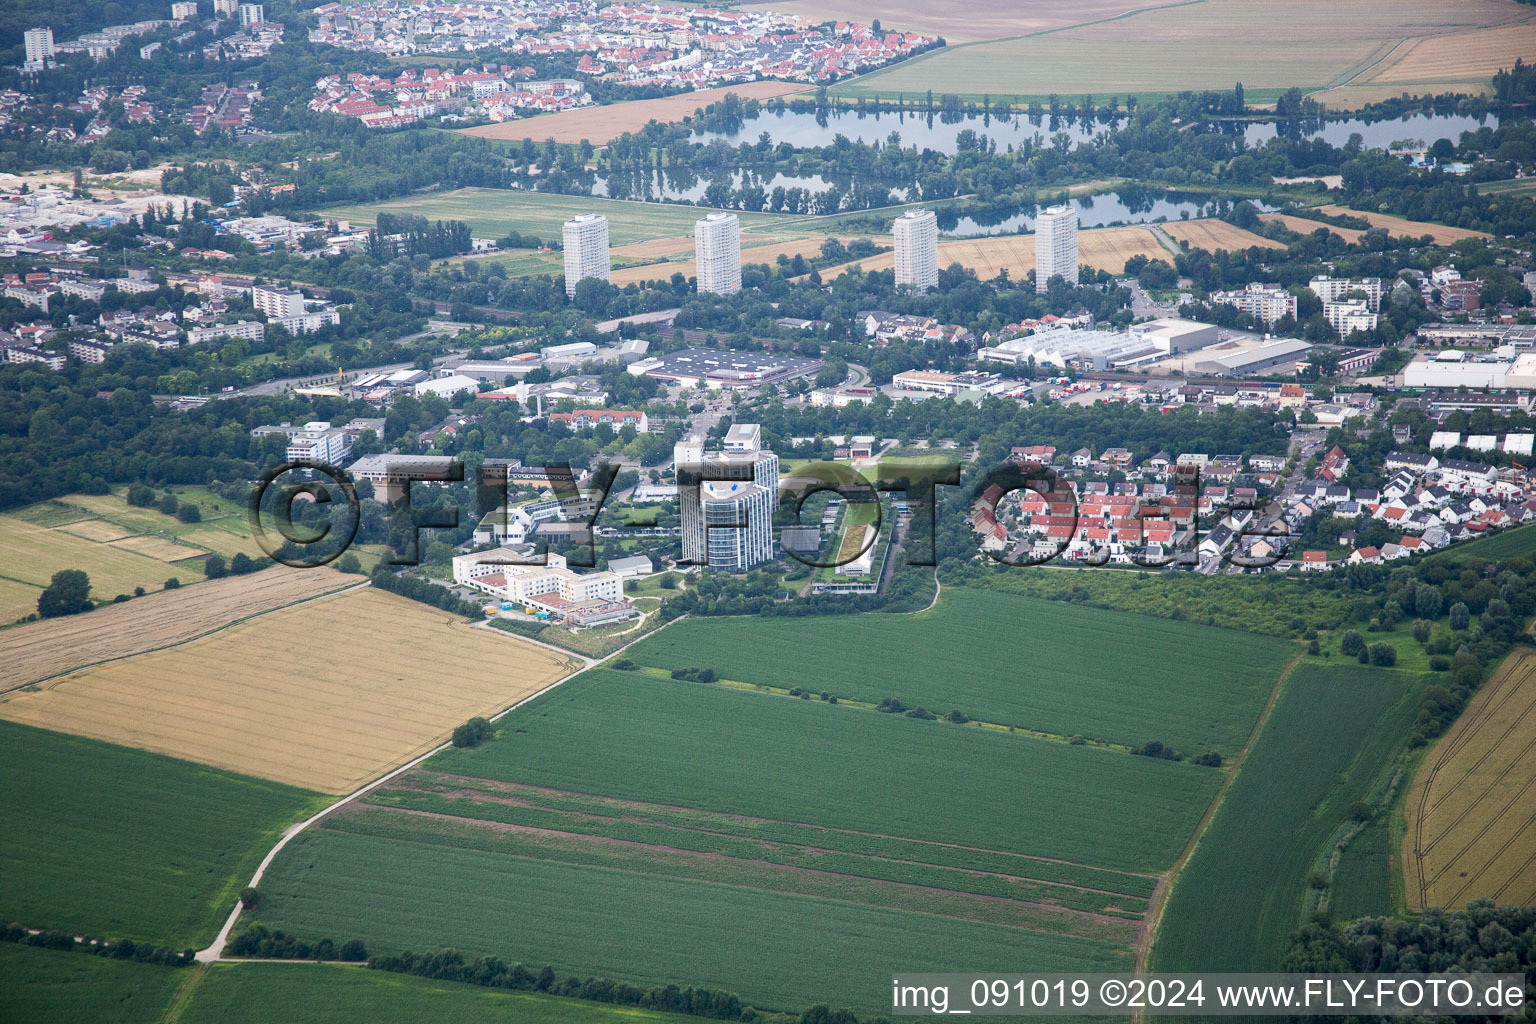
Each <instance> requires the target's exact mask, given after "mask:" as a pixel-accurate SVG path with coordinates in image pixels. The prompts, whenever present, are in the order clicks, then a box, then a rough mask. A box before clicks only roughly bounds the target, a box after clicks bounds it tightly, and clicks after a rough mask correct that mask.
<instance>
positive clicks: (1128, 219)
mask: <svg viewBox="0 0 1536 1024" xmlns="http://www.w3.org/2000/svg"><path fill="white" fill-rule="evenodd" d="M1221 202H1222V201H1221V200H1219V199H1212V198H1211V197H1209V196H1206V195H1203V194H1201V193H1193V192H1160V191H1153V190H1150V189H1122V190H1121V191H1119V192H1104V193H1101V194H1099V195H1095V196H1082V197H1080V198H1077V199H1074V200H1072V201H1071V205H1073V206H1075V207H1076V208H1077V222H1078V226H1080V227H1084V228H1102V227H1108V226H1110V225H1112V224H1149V223H1153V222H1156V221H1163V220H1181V219H1184V218H1185V217H1188V218H1189V219H1191V220H1192V219H1194V218H1197V217H1203V216H1217V215H1219V214H1220V213H1221V212H1222V208H1220V207H1219V206H1218V204H1220V203H1221ZM1249 202H1251V203H1253V205H1254V206H1256V207H1257V208H1258V209H1259V210H1261V211H1263V212H1265V213H1268V212H1271V211H1272V210H1274V207H1272V206H1269V205H1267V204H1265V203H1262V202H1259V201H1258V200H1253V199H1250V200H1249ZM1037 212H1038V208H1035V207H1031V208H1029V209H1023V210H1019V211H1017V212H1013V213H1009V212H1007V211H1001V212H999V213H998V214H996V215H995V216H993V217H986V216H980V215H975V214H971V215H967V216H964V217H956V216H955V215H954V214H949V215H948V216H946V215H945V211H944V210H942V209H941V210H939V212H938V216H939V230H940V231H941V232H943V233H944V234H946V235H953V236H955V237H959V238H972V237H975V236H978V235H1012V234H1019V233H1023V232H1030V231H1033V230H1034V227H1035V214H1036V213H1037Z"/></svg>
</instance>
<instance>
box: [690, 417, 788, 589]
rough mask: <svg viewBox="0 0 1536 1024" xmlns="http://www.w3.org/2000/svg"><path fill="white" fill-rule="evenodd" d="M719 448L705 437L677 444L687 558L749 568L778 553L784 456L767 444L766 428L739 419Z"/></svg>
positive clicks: (699, 562) (713, 566) (711, 564)
mask: <svg viewBox="0 0 1536 1024" xmlns="http://www.w3.org/2000/svg"><path fill="white" fill-rule="evenodd" d="M721 448H722V450H721V451H718V452H706V451H705V450H704V439H703V438H702V437H698V436H693V437H687V438H684V439H682V440H680V441H678V443H677V444H676V445H675V446H674V447H673V449H672V456H673V463H674V466H675V468H676V471H677V498H678V510H679V513H680V518H681V519H682V523H681V525H682V541H683V561H684V562H687V563H690V564H693V565H707V566H709V567H710V568H711V569H724V570H727V571H729V572H744V571H745V570H747V569H750V568H752V566H754V565H759V564H761V563H763V562H766V561H768V560H770V559H772V558H773V557H774V555H775V554H776V552H775V550H774V544H773V510H774V509H776V508H778V507H779V457H778V456H777V455H775V454H774V453H773V451H772V450H770V449H767V448H764V447H763V433H762V427H760V426H759V425H758V424H756V423H737V424H734V425H732V426H731V428H730V430H728V431H727V432H726V435H725V438H724V440H723V442H722V445H721Z"/></svg>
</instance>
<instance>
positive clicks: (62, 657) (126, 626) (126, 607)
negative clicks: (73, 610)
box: [0, 566, 362, 689]
mask: <svg viewBox="0 0 1536 1024" xmlns="http://www.w3.org/2000/svg"><path fill="white" fill-rule="evenodd" d="M361 582H362V580H361V578H360V577H357V576H345V575H342V574H341V573H338V572H336V571H335V570H333V569H290V568H288V567H287V566H274V567H273V568H271V569H265V570H263V571H261V572H258V573H252V574H250V575H248V576H226V577H224V578H222V579H217V580H209V581H208V582H207V583H199V584H197V585H196V586H185V587H180V588H178V589H176V590H161V591H156V592H155V593H153V594H146V595H145V596H143V597H139V598H135V599H134V600H132V601H124V602H123V603H122V604H107V605H103V606H102V607H100V608H97V609H96V610H95V611H92V612H87V613H86V614H84V615H66V616H64V617H62V618H57V619H43V620H41V621H38V622H29V623H26V624H25V625H21V626H15V627H13V628H11V629H5V630H0V663H3V664H4V665H5V682H4V688H5V689H12V688H15V687H20V686H26V685H27V684H29V683H35V682H38V681H39V680H42V679H49V678H51V677H53V676H57V675H60V674H62V673H64V672H69V671H71V670H73V669H78V668H84V667H86V666H87V665H96V664H100V663H101V662H105V661H113V660H115V659H117V658H127V657H131V656H132V655H135V654H143V653H144V652H145V651H153V650H158V649H160V648H162V647H170V646H172V645H174V644H181V643H186V642H187V641H189V640H194V639H196V638H197V637H200V636H202V635H204V634H206V633H210V632H212V631H213V630H216V629H219V628H221V627H224V626H228V625H230V624H231V623H234V622H239V621H241V620H243V619H248V618H250V617H251V616H253V615H260V614H262V613H263V612H269V611H273V610H275V609H277V608H282V607H284V606H286V605H291V604H296V603H298V602H300V601H307V600H309V599H311V598H315V597H319V596H320V595H321V594H328V593H331V592H333V591H336V590H342V589H345V588H347V587H353V586H357V585H358V584H359V583H361ZM3 593H4V591H3V589H0V594H3ZM31 594H32V601H33V602H34V603H35V602H36V601H37V594H38V591H37V589H35V588H32V589H31Z"/></svg>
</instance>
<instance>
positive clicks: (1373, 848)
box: [1328, 821, 1396, 921]
mask: <svg viewBox="0 0 1536 1024" xmlns="http://www.w3.org/2000/svg"><path fill="white" fill-rule="evenodd" d="M1395 853H1396V851H1395V850H1394V849H1393V846H1392V841H1391V837H1390V834H1389V830H1388V828H1387V826H1386V823H1385V822H1382V821H1376V822H1372V823H1371V824H1370V825H1368V826H1367V827H1366V828H1365V830H1364V831H1362V832H1361V833H1360V834H1359V835H1358V836H1355V837H1354V838H1353V839H1351V840H1350V841H1349V845H1348V846H1346V847H1345V848H1344V855H1343V856H1342V857H1340V858H1339V866H1338V870H1337V871H1335V872H1334V876H1333V899H1332V901H1331V902H1330V903H1329V906H1328V909H1329V911H1330V912H1331V913H1332V914H1333V916H1334V917H1335V918H1337V919H1338V920H1341V921H1350V920H1353V919H1355V918H1357V917H1386V916H1388V915H1390V914H1391V913H1392V909H1393V908H1392V859H1393V856H1394V854H1395Z"/></svg>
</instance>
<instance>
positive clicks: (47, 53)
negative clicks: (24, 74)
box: [22, 28, 54, 68]
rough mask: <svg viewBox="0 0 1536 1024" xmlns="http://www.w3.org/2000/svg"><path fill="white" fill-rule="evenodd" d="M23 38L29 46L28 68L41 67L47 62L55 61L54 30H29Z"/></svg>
mask: <svg viewBox="0 0 1536 1024" xmlns="http://www.w3.org/2000/svg"><path fill="white" fill-rule="evenodd" d="M22 38H23V39H24V40H25V42H26V46H27V54H26V60H27V66H28V67H32V68H37V67H41V66H42V65H43V63H44V62H45V61H50V60H52V59H53V53H54V50H53V29H51V28H29V29H27V31H26V32H25V33H24V34H23V36H22Z"/></svg>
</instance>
